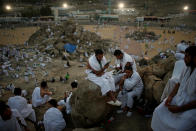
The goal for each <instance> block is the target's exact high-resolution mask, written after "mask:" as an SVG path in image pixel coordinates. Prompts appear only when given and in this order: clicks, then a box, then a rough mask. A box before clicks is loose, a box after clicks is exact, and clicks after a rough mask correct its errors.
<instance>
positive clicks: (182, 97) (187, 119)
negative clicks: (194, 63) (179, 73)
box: [151, 67, 196, 131]
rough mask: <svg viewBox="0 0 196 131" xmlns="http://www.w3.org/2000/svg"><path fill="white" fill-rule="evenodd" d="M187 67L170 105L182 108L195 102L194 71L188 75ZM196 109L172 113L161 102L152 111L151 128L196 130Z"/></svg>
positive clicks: (175, 130) (195, 81)
mask: <svg viewBox="0 0 196 131" xmlns="http://www.w3.org/2000/svg"><path fill="white" fill-rule="evenodd" d="M190 72H191V69H190V67H188V68H187V69H186V70H185V72H183V77H182V80H181V81H180V87H179V89H178V92H177V94H176V96H175V97H174V98H173V100H172V102H171V105H177V106H182V105H185V104H187V103H189V102H191V101H194V100H196V69H195V70H194V71H193V72H192V74H191V75H190ZM195 116H196V109H192V110H187V111H185V112H180V113H172V112H170V111H169V110H168V108H167V107H166V106H165V101H163V102H162V103H161V104H160V105H159V106H158V107H157V108H156V109H155V111H154V113H153V118H152V122H151V127H152V129H153V130H154V131H193V130H196V117H195Z"/></svg>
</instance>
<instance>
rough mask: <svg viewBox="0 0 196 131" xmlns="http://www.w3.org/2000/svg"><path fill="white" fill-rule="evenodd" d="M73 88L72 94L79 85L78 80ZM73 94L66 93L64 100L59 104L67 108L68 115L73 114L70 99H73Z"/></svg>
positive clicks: (73, 84)
mask: <svg viewBox="0 0 196 131" xmlns="http://www.w3.org/2000/svg"><path fill="white" fill-rule="evenodd" d="M71 87H72V92H74V91H75V90H76V89H77V87H78V83H77V81H76V80H75V81H73V82H72V83H71ZM72 92H71V93H69V94H68V93H67V92H65V98H64V100H60V101H59V102H58V105H59V106H65V107H66V113H67V114H71V105H70V99H71V96H72Z"/></svg>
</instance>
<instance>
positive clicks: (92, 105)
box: [70, 80, 111, 128]
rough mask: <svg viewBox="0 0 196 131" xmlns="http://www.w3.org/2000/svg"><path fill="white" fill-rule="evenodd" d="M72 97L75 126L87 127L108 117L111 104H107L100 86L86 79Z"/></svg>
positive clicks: (72, 113)
mask: <svg viewBox="0 0 196 131" xmlns="http://www.w3.org/2000/svg"><path fill="white" fill-rule="evenodd" d="M80 85H81V86H80V87H79V88H78V89H77V90H76V92H74V93H73V95H72V97H71V102H70V103H71V107H72V112H71V117H72V120H73V123H74V125H75V127H77V128H84V127H85V128H86V127H91V126H93V125H96V124H98V123H99V122H101V121H102V120H104V119H105V118H106V116H107V115H108V113H109V112H110V110H111V106H109V105H108V104H106V100H105V99H106V97H105V96H102V94H101V90H100V87H98V86H97V85H95V84H94V83H92V82H90V81H88V80H84V81H83V82H82V83H80Z"/></svg>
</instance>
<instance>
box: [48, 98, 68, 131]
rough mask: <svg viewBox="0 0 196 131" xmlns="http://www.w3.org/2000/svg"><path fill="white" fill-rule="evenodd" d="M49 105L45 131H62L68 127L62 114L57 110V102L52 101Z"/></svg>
mask: <svg viewBox="0 0 196 131" xmlns="http://www.w3.org/2000/svg"><path fill="white" fill-rule="evenodd" d="M48 103H49V105H50V108H49V109H48V110H47V111H46V113H45V114H44V127H45V131H62V130H63V129H64V128H65V126H66V122H65V120H64V118H63V114H62V112H61V111H60V110H59V109H58V108H57V101H56V100H55V99H51V100H50V101H48Z"/></svg>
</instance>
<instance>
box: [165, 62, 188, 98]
mask: <svg viewBox="0 0 196 131" xmlns="http://www.w3.org/2000/svg"><path fill="white" fill-rule="evenodd" d="M184 70H186V64H185V63H184V60H178V61H176V63H175V66H174V70H173V73H172V78H170V79H169V80H168V82H167V84H166V86H165V88H164V91H163V94H162V96H161V102H162V101H163V100H164V99H165V98H166V97H168V96H169V94H170V93H171V92H172V90H173V88H174V87H175V85H176V84H177V83H179V80H180V76H181V74H182V72H183V71H184Z"/></svg>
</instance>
